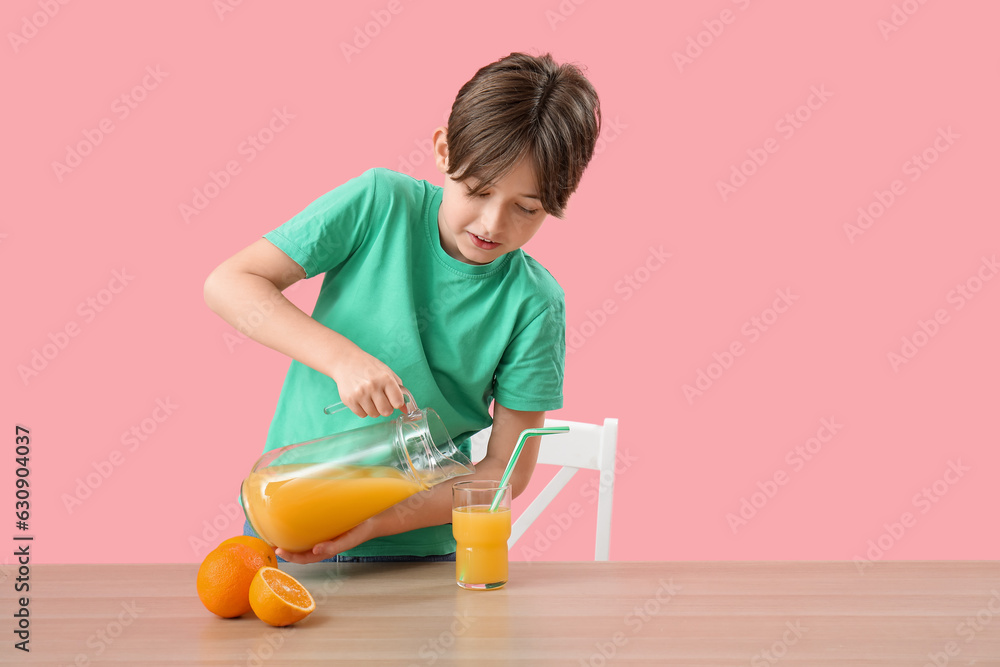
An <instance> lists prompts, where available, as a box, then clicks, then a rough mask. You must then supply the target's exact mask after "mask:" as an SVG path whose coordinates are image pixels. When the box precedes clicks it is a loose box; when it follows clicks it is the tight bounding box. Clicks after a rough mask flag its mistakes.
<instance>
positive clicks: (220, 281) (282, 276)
mask: <svg viewBox="0 0 1000 667" xmlns="http://www.w3.org/2000/svg"><path fill="white" fill-rule="evenodd" d="M305 277H306V274H305V271H304V270H303V269H302V267H301V266H299V265H298V264H297V263H296V262H295V261H294V260H293V259H292V258H290V257H289V256H288V255H286V254H285V253H284V252H282V251H281V250H279V249H278V248H277V247H276V246H275V245H274V244H272V243H271V242H270V241H268V240H267V239H258V240H257V241H255V242H254V243H252V244H250V245H249V246H247V247H246V248H244V249H243V250H241V251H240V252H238V253H236V254H235V255H233V256H232V257H230V258H229V259H227V260H226V261H225V262H223V263H222V264H220V265H219V266H218V267H217V268H216V269H215V270H214V271H212V273H211V274H209V276H208V278H207V279H206V280H205V303H206V304H208V307H209V308H211V309H212V310H213V311H214V312H215V313H217V314H218V315H219V316H220V317H222V319H224V320H226V321H227V322H229V323H230V324H232V325H233V326H234V327H236V328H237V329H238V330H239V331H241V332H242V333H244V334H245V335H247V336H248V337H249V338H252V339H253V340H255V341H257V342H258V343H261V344H262V345H266V346H268V347H270V348H271V349H273V350H277V351H278V352H281V353H282V354H285V355H288V356H289V357H291V358H292V359H295V360H296V361H299V362H300V363H303V364H305V365H306V366H309V367H310V368H312V369H314V370H316V371H319V372H320V373H323V374H324V375H327V376H329V377H331V378H333V379H334V381H336V383H337V388H338V389H339V391H340V400H342V401H343V402H344V404H345V405H346V406H347V407H349V408H350V409H351V411H352V412H354V414H356V415H358V416H359V417H364V416H366V415H367V416H370V417H376V416H378V415H386V416H387V415H390V414H392V411H393V410H394V409H396V408H399V409H403V408H404V403H403V392H402V390H401V389H400V385H401V384H402V381H401V380H400V379H399V376H397V375H396V374H395V373H393V371H392V369H390V368H389V367H388V366H386V365H385V364H383V363H382V362H381V361H379V360H378V359H376V358H375V357H373V356H371V355H370V354H368V353H367V352H365V351H364V350H362V349H361V348H360V347H358V346H357V345H355V344H354V343H352V342H351V341H350V340H348V339H347V338H346V337H344V336H342V335H340V334H339V333H337V332H336V331H334V330H332V329H330V328H329V327H326V326H323V325H322V324H320V323H319V322H317V321H316V320H314V319H313V318H312V317H310V316H309V315H307V314H306V313H304V312H303V311H302V310H301V309H299V308H298V307H297V306H296V305H295V304H293V303H292V302H291V301H289V300H288V299H287V298H286V297H285V296H284V295H283V294H282V292H283V291H284V290H285V289H287V288H288V287H289V286H291V285H293V284H295V283H296V282H298V281H299V280H302V279H303V278H305Z"/></svg>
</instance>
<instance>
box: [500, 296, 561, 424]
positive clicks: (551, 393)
mask: <svg viewBox="0 0 1000 667" xmlns="http://www.w3.org/2000/svg"><path fill="white" fill-rule="evenodd" d="M565 361H566V306H565V303H564V301H563V300H562V299H561V298H560V299H554V300H553V301H551V302H550V303H549V305H548V306H547V307H546V308H545V310H543V311H542V312H541V313H539V314H538V315H537V316H535V317H534V318H533V319H532V320H531V321H529V322H528V324H527V325H526V326H525V327H524V328H523V329H521V331H519V332H517V333H516V334H515V335H514V337H513V338H512V339H511V341H510V343H509V344H508V345H507V349H506V350H504V353H503V356H502V357H501V359H500V364H499V365H498V366H497V371H496V376H495V378H494V380H493V398H494V399H496V401H497V402H498V403H499V404H500V405H502V406H504V407H505V408H509V409H511V410H525V411H532V412H533V411H540V410H558V409H559V408H561V407H562V404H563V394H562V387H563V367H564V365H565Z"/></svg>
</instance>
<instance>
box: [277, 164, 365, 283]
mask: <svg viewBox="0 0 1000 667" xmlns="http://www.w3.org/2000/svg"><path fill="white" fill-rule="evenodd" d="M375 172H376V170H375V169H369V170H368V171H366V172H364V173H362V174H361V175H359V176H355V177H354V178H352V179H351V180H349V181H347V182H345V183H343V184H342V185H339V186H337V187H336V188H334V189H333V190H330V191H329V192H327V193H326V194H324V195H321V196H320V197H319V198H317V199H316V200H315V201H313V202H312V203H311V204H309V205H308V206H306V207H305V208H304V209H303V210H302V211H300V212H299V213H297V214H296V215H295V216H294V217H292V218H291V219H290V220H288V221H287V222H285V223H284V224H282V225H281V226H279V227H276V228H275V229H273V230H271V231H270V232H268V233H267V234H264V238H265V239H267V240H268V241H270V242H271V243H273V244H274V245H275V246H277V247H278V248H279V249H280V250H281V251H282V252H284V253H285V254H286V255H288V256H289V257H290V258H292V259H293V260H294V261H295V262H296V263H297V264H298V265H299V266H301V267H302V269H303V270H304V271H305V272H306V278H312V277H313V276H317V275H319V274H321V273H326V272H327V271H330V270H333V269H335V268H337V267H338V266H340V265H341V264H343V263H344V261H345V260H346V259H347V258H348V257H350V256H351V254H353V253H354V252H355V251H356V250H357V249H358V248H359V247H361V245H362V243H363V242H364V239H365V236H366V234H367V231H368V229H369V227H370V224H371V220H372V214H373V210H372V209H373V207H374V206H375V201H376V200H375V191H376V173H375Z"/></svg>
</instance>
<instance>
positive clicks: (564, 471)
mask: <svg viewBox="0 0 1000 667" xmlns="http://www.w3.org/2000/svg"><path fill="white" fill-rule="evenodd" d="M545 425H546V426H569V432H568V433H562V434H559V435H546V436H542V441H541V444H540V445H539V448H538V463H540V464H546V465H557V466H562V468H561V469H560V470H559V472H557V473H556V475H555V477H553V478H552V479H551V480H550V481H549V483H548V484H546V485H545V488H543V489H542V490H541V491H540V492H539V494H538V495H537V496H536V497H535V498H534V499H533V500H532V501H531V503H530V504H529V505H528V506H527V507H526V508H525V510H524V512H523V513H522V514H521V516H519V517H518V519H517V521H515V522H514V525H513V526H512V527H511V532H510V540H508V542H507V547H508V548H511V547H513V546H514V543H515V542H517V540H518V539H520V538H521V537H522V536H523V535H524V534H525V533H526V532H527V531H528V528H530V527H531V524H532V523H534V521H535V520H536V519H537V518H538V517H540V516H541V515H542V510H544V509H545V507H546V506H547V505H548V504H549V503H550V502H552V500H553V499H554V498H555V497H556V496H557V495H558V494H559V492H560V491H562V489H563V487H565V486H566V484H567V483H568V482H569V480H571V479H572V478H573V475H575V474H576V472H577V470H580V469H586V470H597V471H598V472H599V474H600V483H599V484H598V487H597V488H598V491H597V540H596V545H595V548H594V560H599V561H602V560H607V559H608V552H609V549H610V545H611V499H612V496H613V494H614V490H615V455H616V452H617V448H618V420H617V419H611V418H608V419H605V420H604V424H603V425H600V424H588V423H585V422H571V421H561V420H558V419H546V420H545ZM490 431H491V429H490V428H486V429H483V430H482V431H480V432H479V433H476V434H475V435H474V436H472V460H473V461H478V460H480V459H482V457H483V456H484V455H485V452H486V445H487V443H488V442H489V439H490Z"/></svg>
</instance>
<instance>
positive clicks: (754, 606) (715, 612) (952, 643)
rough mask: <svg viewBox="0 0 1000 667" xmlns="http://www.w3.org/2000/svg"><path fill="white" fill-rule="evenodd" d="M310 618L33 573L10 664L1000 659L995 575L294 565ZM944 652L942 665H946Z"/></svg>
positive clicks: (911, 570)
mask: <svg viewBox="0 0 1000 667" xmlns="http://www.w3.org/2000/svg"><path fill="white" fill-rule="evenodd" d="M281 567H282V569H285V570H286V571H288V572H290V573H291V574H293V575H294V576H295V577H297V578H298V579H299V580H300V581H302V582H303V583H304V584H305V585H306V587H307V588H309V589H310V591H311V592H312V593H313V596H314V597H315V598H316V603H317V608H316V611H315V612H314V613H313V614H312V615H311V616H309V617H308V618H307V619H305V620H304V621H302V622H300V623H298V624H297V625H293V626H290V627H287V628H273V627H271V626H268V625H265V624H264V623H262V622H261V621H259V620H258V619H257V618H256V617H255V616H254V615H253V614H252V613H250V614H247V615H245V616H243V617H241V618H238V619H229V620H226V619H221V618H218V617H216V616H214V615H212V614H210V613H209V612H208V611H206V610H205V608H204V607H202V605H201V603H200V602H199V600H198V597H197V594H196V592H195V585H194V582H195V574H196V572H197V569H198V565H197V564H159V565H32V566H31V571H30V585H31V591H30V595H31V598H30V602H29V610H30V619H31V625H30V643H29V646H30V647H31V652H30V653H23V652H22V651H18V650H15V649H14V647H13V645H14V642H15V641H17V639H16V637H15V636H14V635H13V634H12V630H13V629H15V623H16V621H15V619H14V618H13V616H12V615H13V613H14V612H15V611H16V609H17V608H18V606H17V604H18V603H17V601H16V599H14V597H13V596H14V592H13V590H14V587H13V582H14V577H15V576H16V573H15V571H14V569H13V568H11V567H10V566H6V567H4V568H2V569H0V587H2V598H3V605H2V614H0V616H2V618H3V619H4V620H3V622H2V627H0V630H2V631H0V637H3V645H2V646H0V663H3V664H12V665H27V664H39V665H74V664H76V665H90V664H114V665H174V666H176V665H227V666H230V665H242V666H245V667H260V666H263V665H272V666H275V667H277V666H279V665H300V664H310V665H329V664H350V665H403V666H404V667H406V666H410V665H451V664H466V665H475V666H477V667H478V666H479V665H486V666H489V665H511V664H518V665H527V666H529V667H531V666H533V665H540V666H545V665H574V666H575V665H592V666H594V667H602V666H604V665H678V666H682V665H698V666H708V665H711V666H713V667H722V666H726V665H744V666H745V665H750V666H751V667H755V666H758V665H760V666H768V667H770V666H771V665H778V664H780V665H781V666H782V667H790V666H805V665H808V666H810V667H822V666H825V665H829V666H831V667H832V666H834V665H837V666H845V667H866V666H869V665H871V666H875V665H878V666H885V665H912V666H914V667H923V666H924V665H935V661H936V667H941V665H945V664H947V665H976V667H995V666H998V665H1000V564H998V563H996V562H880V563H875V564H873V565H871V566H870V567H867V568H866V569H865V570H864V572H863V573H862V572H859V571H858V569H857V568H856V567H855V566H854V565H853V564H851V563H841V562H827V563H823V562H806V563H801V562H788V563H781V562H777V563H776V562H762V563H743V562H735V563H734V562H693V563H692V562H653V563H624V562H606V563H522V562H515V563H511V580H510V583H509V584H508V585H507V586H506V587H505V588H503V589H501V590H498V591H489V592H479V591H465V590H461V589H459V588H458V587H456V586H455V584H454V565H453V564H451V563H402V564H384V565H383V564H378V565H372V564H327V563H319V564H314V565H299V566H296V565H289V564H282V566H281ZM949 652H950V654H949Z"/></svg>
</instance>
